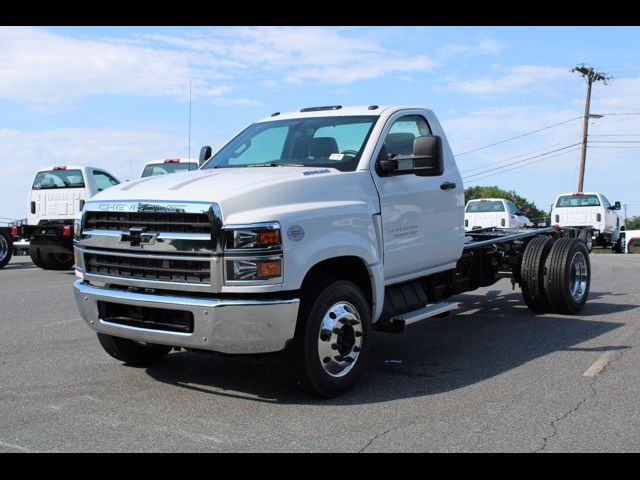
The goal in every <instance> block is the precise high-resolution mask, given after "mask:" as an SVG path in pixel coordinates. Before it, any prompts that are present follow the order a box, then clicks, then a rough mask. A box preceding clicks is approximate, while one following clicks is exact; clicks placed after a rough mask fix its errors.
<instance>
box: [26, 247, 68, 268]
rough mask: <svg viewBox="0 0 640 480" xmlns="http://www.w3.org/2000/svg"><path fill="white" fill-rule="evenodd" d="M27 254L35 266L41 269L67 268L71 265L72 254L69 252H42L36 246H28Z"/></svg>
mask: <svg viewBox="0 0 640 480" xmlns="http://www.w3.org/2000/svg"><path fill="white" fill-rule="evenodd" d="M29 256H30V257H31V261H32V262H33V263H34V264H35V266H36V267H40V268H42V269H43V270H69V269H71V267H73V264H74V260H73V255H71V254H69V253H43V252H42V250H40V249H39V248H38V247H35V246H30V247H29Z"/></svg>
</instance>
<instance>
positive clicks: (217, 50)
mask: <svg viewBox="0 0 640 480" xmlns="http://www.w3.org/2000/svg"><path fill="white" fill-rule="evenodd" d="M354 32H355V33H354ZM0 65H1V66H2V74H1V75H0V99H6V100H17V101H21V102H24V103H27V104H29V105H30V106H31V107H32V108H35V109H39V110H49V111H55V110H57V109H60V108H65V107H68V106H69V104H72V103H73V102H74V101H77V100H79V99H81V98H83V97H87V96H90V95H100V94H106V95H138V96H164V97H173V98H177V99H180V100H186V99H187V98H188V95H189V82H190V80H192V81H193V89H192V90H193V96H194V97H197V96H209V97H223V96H225V95H227V94H228V93H229V92H231V91H232V90H234V89H236V88H237V87H241V86H246V85H247V84H251V82H253V81H254V79H255V71H256V69H259V70H260V71H262V72H263V73H265V72H266V73H268V74H269V76H270V77H271V79H270V80H267V81H266V82H264V83H263V85H264V86H266V87H268V88H274V87H275V86H277V84H278V81H279V80H282V79H284V80H285V81H288V82H291V83H302V82H306V81H312V82H314V83H325V84H346V83H351V82H356V81H359V80H366V79H372V78H377V77H381V76H384V75H389V74H394V73H408V72H412V71H427V70H430V69H431V68H433V67H434V66H435V62H434V61H433V60H431V59H429V58H428V57H426V56H424V55H406V54H404V53H402V52H398V51H393V50H388V49H385V48H383V47H382V46H381V45H379V44H378V43H376V42H375V41H372V40H371V39H370V38H365V37H364V36H363V35H362V34H361V33H360V32H359V31H358V30H349V29H347V30H343V29H342V30H335V29H330V28H320V27H279V28H278V27H257V28H235V27H234V28H217V29H211V30H208V31H207V32H206V33H194V32H193V31H189V30H185V31H184V33H182V34H180V35H178V34H172V35H156V34H143V35H136V36H131V37H122V38H112V37H110V38H87V37H79V36H70V35H63V34H59V33H54V32H51V31H48V30H44V29H39V28H23V27H7V28H2V29H0ZM231 85H233V87H232V86H231ZM227 102H231V103H233V102H236V103H239V102H242V100H238V99H235V100H234V99H229V100H227Z"/></svg>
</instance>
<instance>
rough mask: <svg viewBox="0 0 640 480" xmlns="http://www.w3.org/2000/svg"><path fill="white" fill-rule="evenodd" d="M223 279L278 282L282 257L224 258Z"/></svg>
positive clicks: (280, 279) (227, 280) (228, 280)
mask: <svg viewBox="0 0 640 480" xmlns="http://www.w3.org/2000/svg"><path fill="white" fill-rule="evenodd" d="M225 269H226V271H225V280H226V282H227V283H229V282H261V283H279V282H281V281H282V258H280V257H267V258H255V257H251V258H233V259H227V260H225Z"/></svg>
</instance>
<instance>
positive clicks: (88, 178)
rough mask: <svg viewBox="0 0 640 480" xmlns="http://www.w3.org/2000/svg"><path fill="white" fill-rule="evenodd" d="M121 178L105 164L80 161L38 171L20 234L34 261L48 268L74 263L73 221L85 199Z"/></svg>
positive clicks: (52, 268) (64, 266) (64, 267)
mask: <svg viewBox="0 0 640 480" xmlns="http://www.w3.org/2000/svg"><path fill="white" fill-rule="evenodd" d="M119 183H120V181H119V180H118V179H117V178H116V177H115V176H114V175H112V174H111V173H109V172H107V171H106V170H104V169H103V168H97V167H85V166H79V165H63V166H57V167H48V168H43V169H40V170H38V171H37V172H36V175H35V178H34V180H33V185H32V187H31V191H30V193H29V208H28V210H27V223H26V225H23V226H20V232H19V233H20V236H21V237H23V238H24V239H25V240H26V241H29V242H30V243H29V254H30V255H31V260H32V261H33V263H34V264H35V265H36V266H38V267H40V268H44V269H47V270H66V269H69V268H71V267H72V266H73V222H74V220H75V218H76V216H77V215H78V213H79V212H80V211H82V208H83V207H84V204H85V202H86V201H88V200H89V199H90V198H91V197H93V196H94V195H95V194H96V193H98V192H101V191H102V190H105V189H107V188H109V187H112V186H114V185H118V184H119Z"/></svg>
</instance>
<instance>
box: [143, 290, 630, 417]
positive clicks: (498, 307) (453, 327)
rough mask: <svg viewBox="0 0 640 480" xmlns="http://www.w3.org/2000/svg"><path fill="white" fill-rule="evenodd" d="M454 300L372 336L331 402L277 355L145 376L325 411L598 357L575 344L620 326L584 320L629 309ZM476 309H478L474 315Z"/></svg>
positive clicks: (159, 369)
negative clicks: (533, 307) (543, 308)
mask: <svg viewBox="0 0 640 480" xmlns="http://www.w3.org/2000/svg"><path fill="white" fill-rule="evenodd" d="M603 295H609V294H606V293H605V294H603V293H599V292H594V293H593V295H592V298H591V299H594V298H595V299H597V298H600V297H602V296H603ZM457 299H458V300H460V301H462V302H464V307H465V308H464V309H462V310H461V311H460V313H459V314H457V315H452V316H449V317H446V318H439V319H431V320H426V321H424V322H421V323H418V324H415V325H411V326H409V327H407V328H406V330H405V332H404V333H402V334H395V335H394V334H385V333H381V332H374V335H373V338H372V351H371V357H370V361H369V366H368V368H367V370H366V372H365V374H364V375H363V377H362V379H361V380H360V382H359V383H358V384H357V385H356V387H355V388H354V389H353V390H352V391H351V392H349V393H347V394H346V395H344V396H342V397H340V398H337V399H332V400H319V399H316V398H313V397H311V396H309V395H307V394H306V393H304V392H301V391H299V390H298V389H297V388H296V387H295V386H294V385H293V383H292V381H291V379H290V378H289V376H288V374H287V365H286V356H285V355H282V354H281V355H268V356H261V357H245V356H236V357H229V356H217V355H207V354H198V353H191V352H184V351H183V352H176V353H172V354H170V355H169V356H168V357H167V358H166V359H165V361H164V362H163V363H162V364H160V365H157V366H154V367H150V368H148V369H147V373H148V374H149V375H150V376H151V377H153V378H154V379H156V380H158V381H160V382H164V383H167V384H170V385H174V386H177V387H182V388H185V389H190V390H194V391H199V392H202V393H206V394H211V395H221V396H230V397H236V398H243V399H247V400H253V401H262V402H270V403H296V404H316V405H328V406H331V405H349V404H366V403H376V402H385V401H389V400H395V399H401V398H411V397H420V396H424V395H431V394H437V393H441V392H447V391H451V390H456V389H459V388H462V387H466V386H469V385H473V384H475V383H477V382H481V381H483V380H486V379H489V378H492V377H494V376H496V375H499V374H501V373H503V372H506V371H508V370H511V369H513V368H516V367H518V366H520V365H523V364H525V363H527V362H529V361H531V360H534V359H536V358H539V357H543V356H545V355H548V354H550V353H553V352H558V351H585V350H586V351H599V349H597V348H596V349H588V348H578V347H577V345H579V344H581V343H583V342H586V341H588V340H590V339H593V338H596V337H598V336H600V335H602V334H604V333H607V332H609V331H611V330H614V329H616V328H619V327H621V326H623V325H624V323H615V322H610V321H609V322H607V321H599V320H595V319H589V317H594V316H597V315H603V314H606V313H611V312H613V311H622V310H627V309H631V308H636V306H635V305H619V304H607V303H597V302H595V303H590V304H588V305H587V306H586V307H585V309H584V310H583V312H582V314H581V315H579V316H552V315H539V316H536V315H534V314H532V313H531V312H530V311H529V310H528V309H527V308H526V307H525V306H524V304H523V303H522V300H521V294H520V292H519V291H515V292H513V293H508V294H506V295H502V294H501V292H500V291H489V292H488V293H487V294H486V295H469V294H466V295H463V296H459V297H458V298H457ZM476 308H480V309H481V310H480V311H478V312H476V313H474V309H476ZM465 312H469V313H468V314H465ZM609 350H610V349H609Z"/></svg>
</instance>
